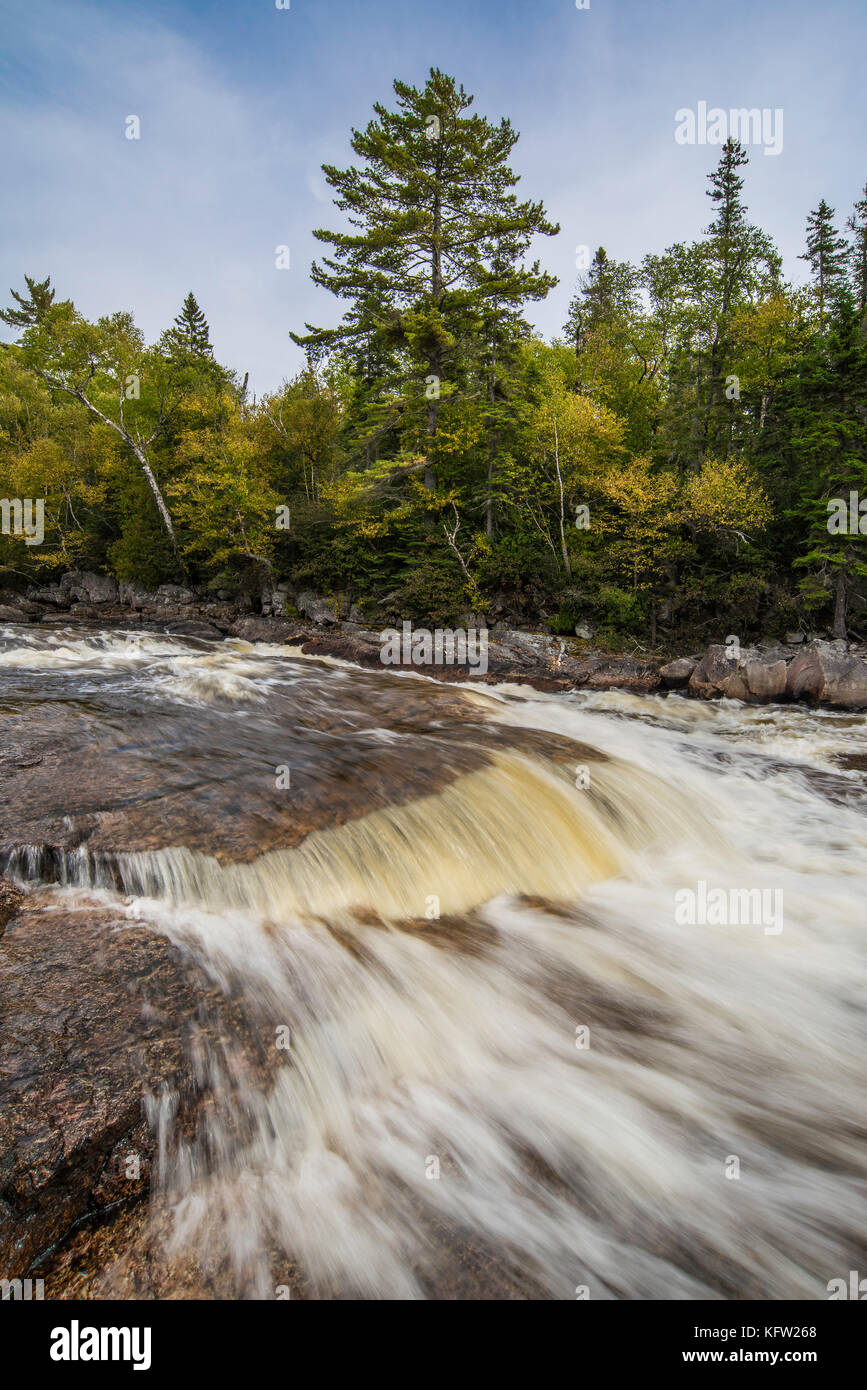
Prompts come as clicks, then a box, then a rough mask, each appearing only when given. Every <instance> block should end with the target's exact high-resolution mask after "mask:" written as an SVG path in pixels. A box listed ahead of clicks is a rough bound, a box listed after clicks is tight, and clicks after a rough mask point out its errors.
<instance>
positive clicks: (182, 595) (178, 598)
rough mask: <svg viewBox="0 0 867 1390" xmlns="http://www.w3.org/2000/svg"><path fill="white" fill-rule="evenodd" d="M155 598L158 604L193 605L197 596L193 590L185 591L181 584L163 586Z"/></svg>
mask: <svg viewBox="0 0 867 1390" xmlns="http://www.w3.org/2000/svg"><path fill="white" fill-rule="evenodd" d="M155 597H156V601H157V603H158V604H186V603H193V602H194V601H195V597H196V596H195V594H194V593H193V591H192V589H185V588H183V586H182V585H180V584H161V585H160V587H159V588H158V589H157V591H156V595H155Z"/></svg>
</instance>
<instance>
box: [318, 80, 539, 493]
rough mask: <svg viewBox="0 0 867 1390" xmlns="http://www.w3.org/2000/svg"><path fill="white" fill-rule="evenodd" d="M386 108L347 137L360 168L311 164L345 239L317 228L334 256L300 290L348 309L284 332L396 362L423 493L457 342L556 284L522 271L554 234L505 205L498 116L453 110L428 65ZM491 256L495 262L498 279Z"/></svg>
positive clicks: (452, 89)
mask: <svg viewBox="0 0 867 1390" xmlns="http://www.w3.org/2000/svg"><path fill="white" fill-rule="evenodd" d="M394 92H395V96H396V98H397V108H398V109H397V110H396V111H389V110H388V109H387V108H386V107H385V106H384V105H382V104H381V103H377V104H375V106H374V111H375V113H376V116H375V119H373V120H371V121H370V122H369V124H368V125H367V127H366V129H365V130H363V131H354V132H353V136H352V148H353V150H354V152H355V154H356V155H357V156H358V157H359V159H360V160H361V161H362V163H361V166H360V167H359V166H355V167H352V168H349V169H337V168H335V167H334V166H333V165H323V172H324V174H325V177H326V180H327V182H328V183H329V184H330V185H331V187H332V188H333V189H334V190H335V192H336V197H335V203H336V205H337V207H338V208H340V209H341V211H343V212H346V213H348V215H349V221H350V223H351V225H352V229H353V230H351V231H349V232H330V231H327V230H321V229H320V230H318V231H316V232H315V233H314V235H315V236H316V237H317V238H318V240H320V241H322V242H324V243H326V244H327V245H329V246H330V247H332V248H333V254H332V255H331V256H330V257H324V258H323V261H322V264H321V265H320V264H319V263H317V262H314V265H313V269H312V276H313V280H314V281H315V283H316V284H318V285H322V286H324V287H325V288H326V289H328V290H330V291H331V292H332V293H333V294H335V295H337V296H338V297H339V298H341V299H346V300H349V301H350V307H349V308H348V310H347V312H346V314H345V315H344V318H343V321H342V323H341V325H340V327H338V328H336V329H330V330H326V329H316V328H313V327H312V326H311V325H310V324H307V325H305V326H306V328H307V330H308V332H307V335H306V336H300V335H296V334H293V335H292V336H293V338H294V340H295V341H296V342H298V343H300V344H301V345H302V346H304V347H305V348H307V349H308V350H311V349H312V350H314V351H323V350H324V351H329V350H334V349H335V348H338V347H341V346H347V345H349V344H351V343H352V342H353V341H355V340H357V339H358V338H360V337H364V336H365V335H368V334H370V333H371V332H373V333H375V334H377V335H378V336H379V337H381V338H382V337H385V338H386V339H387V340H388V341H389V342H390V343H391V345H392V347H393V348H402V349H403V350H404V351H406V352H407V353H408V354H409V358H410V361H411V363H412V365H413V367H414V370H415V377H416V382H417V388H418V391H419V394H421V388H424V391H423V394H424V397H425V416H426V418H425V425H424V434H425V457H426V472H425V481H426V483H427V486H428V487H429V488H431V489H433V488H435V487H436V474H435V456H436V438H437V426H438V420H439V412H440V401H441V399H442V397H443V396H444V395H446V394H447V393H448V392H449V390H451V389H454V387H455V385H456V382H455V375H456V364H457V361H458V359H459V358H460V356H461V348H460V341H461V338H462V335H465V333H466V331H467V326H468V324H470V323H471V321H472V320H473V318H474V317H476V318H478V316H479V315H480V313H481V311H482V309H483V307H484V306H490V305H492V304H493V303H495V302H498V303H499V304H500V305H501V306H503V310H504V312H505V311H506V309H507V308H508V307H510V306H511V307H515V306H520V304H522V303H523V302H524V301H526V300H528V299H541V298H544V296H545V295H546V294H547V293H548V291H549V290H550V289H551V288H552V287H553V286H554V285H555V284H556V283H557V282H556V279H554V278H553V277H552V276H550V275H546V274H544V273H543V272H542V271H541V270H540V269H539V263H538V262H535V263H534V264H533V265H531V266H530V267H529V268H528V267H525V266H524V265H523V264H522V258H523V256H524V253H525V252H526V250H527V248H528V246H529V244H530V240H531V238H532V237H533V236H534V235H536V234H538V233H541V234H543V235H546V236H552V235H554V234H555V233H556V232H557V231H558V230H559V228H558V227H556V226H554V225H552V224H551V223H550V222H549V221H548V220H547V218H546V216H545V212H544V209H543V206H542V204H541V203H531V202H523V203H521V202H518V200H517V198H516V196H515V194H514V193H513V192H512V191H511V190H512V189H513V188H514V186H515V184H516V183H517V182H518V179H517V176H516V175H515V174H513V173H512V171H511V169H510V168H509V166H508V162H507V161H508V158H509V155H510V154H511V151H512V149H513V147H514V145H515V143H516V141H517V139H518V135H517V132H516V131H515V130H514V129H513V128H512V125H511V124H510V122H509V121H508V120H505V119H504V120H501V122H500V123H499V125H492V124H491V123H490V122H489V121H488V120H486V119H485V118H484V117H482V116H478V115H472V116H470V115H467V114H465V113H466V112H467V111H468V109H469V107H470V106H471V105H472V102H473V98H472V97H471V96H468V95H467V94H466V92H465V91H464V89H463V87H457V86H456V85H455V81H454V79H453V78H451V77H448V76H447V75H446V74H445V73H442V72H440V71H439V70H437V69H432V70H431V73H430V77H429V78H428V81H427V83H426V85H425V87H424V89H423V90H421V91H419V90H418V89H417V88H415V87H412V86H409V85H408V84H407V83H404V82H400V81H395V83H394ZM497 257H499V258H500V261H502V260H503V259H504V260H505V261H506V262H507V264H508V269H507V270H505V271H503V269H502V265H501V264H500V263H497V264H495V259H496V258H497Z"/></svg>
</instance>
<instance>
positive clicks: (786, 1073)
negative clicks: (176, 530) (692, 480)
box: [0, 628, 867, 1299]
mask: <svg viewBox="0 0 867 1390" xmlns="http://www.w3.org/2000/svg"><path fill="white" fill-rule="evenodd" d="M0 716H2V729H3V733H4V739H5V741H6V745H7V748H8V747H12V749H13V753H14V754H15V756H14V758H13V763H14V767H15V769H16V770H15V773H14V776H12V775H11V774H9V773H6V774H5V775H4V783H5V789H6V792H7V807H6V810H5V811H4V813H3V815H4V823H3V839H4V846H5V847H4V851H3V861H2V862H3V866H4V867H5V871H6V872H7V873H8V874H10V875H11V876H12V877H16V878H17V879H18V880H19V881H20V882H21V883H26V884H27V885H28V886H29V887H30V888H31V889H33V890H35V891H36V892H37V893H39V894H41V895H44V896H45V897H46V898H47V899H50V900H54V899H57V900H61V901H63V902H65V903H73V904H75V905H77V906H78V907H79V908H81V909H82V910H87V908H88V905H89V904H92V905H94V906H105V905H106V904H108V905H111V906H112V907H113V908H114V909H115V910H116V911H117V912H118V913H119V914H120V915H121V917H122V919H123V920H124V921H127V922H129V923H131V924H132V923H139V924H141V923H144V924H146V925H147V926H148V928H149V929H151V930H152V931H153V932H155V933H159V934H161V935H163V936H165V937H167V938H169V939H170V940H171V942H172V943H173V944H174V945H175V947H177V948H179V949H180V950H181V951H183V952H184V953H188V954H189V956H190V957H191V958H193V959H194V960H195V962H196V963H197V965H198V966H199V967H200V968H201V969H203V970H204V971H205V972H206V974H207V976H208V977H209V978H210V980H211V981H213V982H214V983H215V984H216V985H217V986H218V987H219V988H220V989H221V990H223V991H225V992H226V993H227V994H230V995H231V996H232V997H233V998H235V999H237V1000H239V1001H240V1003H241V1005H242V1007H243V1011H244V1015H245V1017H246V1019H247V1020H248V1023H249V1029H250V1037H253V1036H254V1035H255V1036H256V1037H257V1039H258V1042H259V1044H260V1045H261V1046H262V1047H263V1048H265V1049H266V1050H268V1051H269V1052H270V1054H271V1062H272V1065H270V1067H269V1068H268V1069H267V1071H266V1072H263V1073H262V1074H261V1077H260V1079H259V1080H258V1081H256V1082H254V1083H252V1084H251V1081H250V1073H249V1071H245V1070H244V1069H243V1068H241V1067H238V1066H236V1065H235V1064H234V1062H233V1057H236V1052H241V1051H243V1050H244V1048H245V1047H248V1046H249V1038H248V1039H246V1040H245V1038H237V1039H234V1040H231V1039H230V1040H227V1039H226V1038H209V1037H208V1035H207V1030H206V1029H205V1030H201V1031H200V1033H199V1034H198V1040H197V1045H196V1050H195V1056H194V1058H193V1061H192V1063H191V1064H192V1065H194V1066H195V1067H196V1068H197V1069H198V1072H199V1073H200V1075H201V1076H202V1077H203V1078H204V1077H207V1081H208V1085H209V1087H210V1089H211V1092H212V1097H213V1104H212V1105H211V1107H210V1109H209V1112H208V1115H207V1118H206V1123H205V1124H204V1126H203V1128H202V1130H201V1131H200V1133H199V1134H198V1135H196V1136H193V1137H187V1136H183V1135H179V1134H174V1133H173V1132H172V1127H173V1113H174V1111H173V1104H172V1098H171V1097H170V1096H163V1097H151V1098H149V1100H148V1105H149V1114H150V1117H151V1121H152V1123H153V1126H154V1128H155V1130H156V1132H157V1135H158V1139H159V1152H160V1155H161V1160H160V1166H159V1172H158V1175H157V1179H156V1181H155V1187H154V1193H153V1197H152V1201H153V1202H154V1204H155V1206H159V1209H160V1211H161V1213H162V1216H163V1219H164V1221H165V1222H167V1223H168V1224H167V1229H168V1231H169V1235H168V1237H167V1240H168V1246H167V1248H169V1250H170V1251H171V1252H173V1253H174V1254H175V1255H176V1256H181V1257H184V1258H186V1257H189V1258H195V1259H197V1260H200V1261H204V1262H208V1261H211V1262H216V1263H220V1264H221V1265H222V1266H224V1267H226V1266H227V1267H229V1268H230V1269H231V1271H232V1276H233V1281H234V1287H235V1289H236V1291H237V1292H238V1294H239V1295H241V1296H246V1297H256V1298H267V1297H274V1296H275V1290H277V1289H280V1288H282V1287H283V1279H284V1277H285V1278H286V1279H287V1280H289V1276H288V1275H284V1274H283V1273H282V1271H286V1270H289V1269H291V1270H293V1271H295V1274H294V1275H293V1276H292V1279H291V1280H289V1282H290V1283H292V1284H293V1285H294V1284H295V1283H297V1285H298V1287H300V1288H301V1289H302V1290H303V1291H304V1294H305V1296H312V1297H353V1296H360V1297H365V1298H400V1299H404V1298H424V1297H432V1296H434V1297H435V1296H454V1297H475V1296H488V1295H496V1294H497V1293H498V1292H500V1293H501V1292H502V1291H503V1290H505V1291H506V1292H507V1294H508V1296H515V1297H532V1298H555V1299H572V1298H576V1297H579V1298H580V1297H590V1298H591V1299H597V1298H601V1299H615V1298H616V1299H621V1298H627V1299H646V1298H661V1299H692V1298H735V1299H739V1298H750V1297H753V1298H763V1299H776V1298H783V1297H792V1298H825V1297H827V1293H826V1286H827V1283H828V1281H829V1280H831V1279H832V1278H835V1277H847V1275H848V1271H849V1270H850V1269H853V1268H855V1269H857V1268H859V1267H862V1268H867V1266H865V1264H864V1261H865V1251H864V1241H863V1232H864V1230H865V1229H867V1219H865V1217H867V1210H865V1208H867V1203H865V1193H867V1188H865V1176H867V1173H865V1169H867V1152H865V1145H864V1125H865V1113H867V1111H865V1090H867V1087H865V1056H867V1026H865V1010H864V998H865V955H867V952H865V929H864V928H865V910H864V904H865V876H864V865H865V849H867V818H865V810H867V798H865V781H864V775H865V774H864V769H865V767H867V719H865V717H864V716H860V715H858V716H856V715H851V714H841V713H832V712H826V711H812V710H807V709H805V708H799V707H796V706H766V707H746V706H742V705H740V704H738V703H736V702H730V701H722V702H719V703H704V702H700V701H694V700H689V699H686V698H683V697H680V696H677V695H670V696H668V697H667V698H666V697H657V696H643V697H636V696H632V695H628V694H624V693H619V692H608V693H605V694H594V695H587V694H581V693H574V694H569V695H560V694H557V695H549V694H542V693H539V692H537V691H534V690H532V689H530V688H528V687H516V686H501V687H489V686H486V687H475V686H472V684H471V683H470V682H468V683H467V684H465V685H461V686H453V685H451V686H443V685H441V684H438V683H436V682H435V681H431V680H428V679H426V678H424V677H417V676H412V675H403V674H394V673H391V672H388V671H386V670H383V672H382V673H379V672H370V671H361V670H358V669H355V668H352V667H349V666H348V665H345V664H343V663H341V662H338V661H330V660H323V659H310V658H305V657H303V656H301V655H300V654H299V653H297V652H293V651H292V650H287V649H286V648H284V647H272V646H267V645H258V646H252V645H249V644H246V643H243V642H240V641H226V642H223V643H219V644H214V643H207V642H204V641H193V640H184V639H179V638H174V637H163V636H159V635H142V634H133V633H122V632H116V633H105V632H103V633H96V632H88V631H84V630H75V629H68V630H45V629H40V628H28V629H22V628H17V629H6V630H4V631H3V633H2V639H0ZM36 733H38V734H39V737H40V739H41V740H42V744H41V745H40V746H41V749H42V752H41V755H40V756H41V761H39V762H36V761H34V760H30V761H28V757H27V748H28V746H30V745H29V740H31V739H32V738H33V737H34V736H35V734H36ZM71 769H72V770H74V775H70V770H71ZM16 789H17V790H16ZM713 901H715V902H716V903H717V904H718V906H717V909H716V910H713V909H710V910H709V909H708V906H707V904H708V903H709V902H713ZM733 903H740V904H741V907H740V917H739V916H738V911H737V910H733V908H732V904H733ZM690 904H692V905H694V907H695V911H691V910H690ZM719 904H722V906H719ZM745 904H749V906H748V907H747V906H745ZM744 918H746V919H747V920H744ZM735 919H736V920H735ZM859 1260H860V1261H861V1265H860V1266H859V1264H858V1261H859ZM287 1287H288V1284H287ZM278 1296H279V1295H278ZM293 1296H295V1294H294V1291H293Z"/></svg>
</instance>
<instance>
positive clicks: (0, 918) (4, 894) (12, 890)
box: [0, 878, 24, 936]
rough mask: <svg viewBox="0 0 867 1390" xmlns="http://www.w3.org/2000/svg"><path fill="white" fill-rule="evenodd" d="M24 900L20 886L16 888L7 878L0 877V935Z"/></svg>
mask: <svg viewBox="0 0 867 1390" xmlns="http://www.w3.org/2000/svg"><path fill="white" fill-rule="evenodd" d="M23 901H24V894H23V893H22V891H21V889H20V888H16V887H15V884H14V883H10V882H9V880H8V878H0V936H2V935H3V932H4V930H5V927H6V923H7V922H9V921H10V920H11V919H12V918H13V917H14V916H15V914H16V912H17V911H18V909H19V907H20V906H21V904H22V903H23Z"/></svg>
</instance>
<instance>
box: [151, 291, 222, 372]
mask: <svg viewBox="0 0 867 1390" xmlns="http://www.w3.org/2000/svg"><path fill="white" fill-rule="evenodd" d="M163 345H164V348H165V351H166V353H167V355H168V356H169V357H171V358H174V359H182V360H189V359H190V358H196V357H207V358H211V359H212V358H213V356H214V349H213V348H212V347H211V333H210V329H209V327H208V321H207V319H206V318H205V315H204V314H203V312H202V310H201V309H200V308H199V305H198V302H197V301H196V296H195V295H194V294H193V292H192V290H190V292H189V294H188V295H187V297H186V299H185V300H184V302H183V306H182V308H181V312H180V313H179V314H177V315H176V316H175V321H174V326H173V327H172V328H170V329H168V331H167V332H166V333H165V334H164V335H163Z"/></svg>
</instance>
